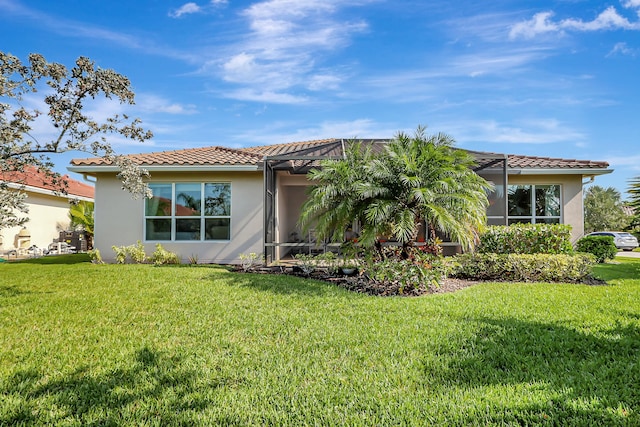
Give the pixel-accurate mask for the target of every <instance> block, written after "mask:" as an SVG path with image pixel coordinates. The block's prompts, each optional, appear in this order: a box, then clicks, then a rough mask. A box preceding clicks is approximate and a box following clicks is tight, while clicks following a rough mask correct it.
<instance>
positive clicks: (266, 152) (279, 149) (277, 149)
mask: <svg viewBox="0 0 640 427" xmlns="http://www.w3.org/2000/svg"><path fill="white" fill-rule="evenodd" d="M340 141H341V140H340V139H336V138H330V139H316V140H313V141H300V142H288V143H284V144H273V145H259V146H256V147H249V148H243V149H242V151H246V152H249V153H255V154H260V155H263V156H278V155H285V154H293V153H299V152H315V151H316V150H317V149H318V148H322V147H323V146H326V145H329V144H335V143H337V142H340ZM307 155H311V154H307Z"/></svg>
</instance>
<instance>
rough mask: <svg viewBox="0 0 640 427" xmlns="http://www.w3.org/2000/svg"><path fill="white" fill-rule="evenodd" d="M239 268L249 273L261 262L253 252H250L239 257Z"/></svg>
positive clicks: (259, 257) (258, 256)
mask: <svg viewBox="0 0 640 427" xmlns="http://www.w3.org/2000/svg"><path fill="white" fill-rule="evenodd" d="M239 258H240V266H241V267H242V270H244V271H245V272H246V271H250V270H253V269H254V268H255V267H256V266H257V265H258V264H260V262H261V258H262V257H261V256H260V255H258V254H257V253H255V252H251V253H250V254H245V253H241V254H240V256H239Z"/></svg>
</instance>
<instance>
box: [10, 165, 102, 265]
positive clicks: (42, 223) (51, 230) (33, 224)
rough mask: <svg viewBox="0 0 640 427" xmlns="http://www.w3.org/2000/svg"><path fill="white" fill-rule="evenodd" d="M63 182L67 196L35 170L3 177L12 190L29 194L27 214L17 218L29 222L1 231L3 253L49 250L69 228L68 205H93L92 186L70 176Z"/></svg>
mask: <svg viewBox="0 0 640 427" xmlns="http://www.w3.org/2000/svg"><path fill="white" fill-rule="evenodd" d="M61 180H63V181H66V182H67V187H66V192H67V194H61V193H59V192H57V191H56V190H58V189H59V186H58V185H55V184H54V183H53V182H52V181H51V179H50V178H48V177H47V176H46V175H45V174H43V173H42V172H40V171H39V170H38V169H36V168H27V170H26V171H25V172H4V173H0V181H2V182H6V183H7V185H8V186H9V188H10V189H15V190H16V191H18V189H22V191H23V192H25V193H26V194H27V198H26V200H25V203H26V205H27V207H28V208H29V212H28V213H27V214H19V215H18V216H19V217H23V216H24V217H27V218H29V221H28V222H27V223H26V224H24V226H23V227H12V228H5V229H0V243H1V244H0V253H3V252H7V251H10V250H14V249H18V248H20V247H23V246H25V245H26V246H27V247H29V246H31V245H36V246H38V247H39V248H42V249H45V248H47V246H48V245H49V244H50V243H52V242H53V240H54V239H57V238H58V237H59V235H60V231H62V230H67V229H68V228H69V223H70V221H69V203H70V202H71V201H73V200H86V201H90V202H92V201H93V196H94V190H93V187H92V186H91V185H88V184H85V183H82V182H80V181H76V180H74V179H71V178H69V176H67V175H65V176H63V177H61ZM27 243H28V244H27Z"/></svg>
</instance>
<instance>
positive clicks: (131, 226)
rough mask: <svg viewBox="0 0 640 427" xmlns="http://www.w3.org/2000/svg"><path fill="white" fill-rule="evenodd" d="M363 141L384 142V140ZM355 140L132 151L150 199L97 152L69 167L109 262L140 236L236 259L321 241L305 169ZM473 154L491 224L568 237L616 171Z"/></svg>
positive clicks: (276, 254) (204, 255) (185, 251)
mask: <svg viewBox="0 0 640 427" xmlns="http://www.w3.org/2000/svg"><path fill="white" fill-rule="evenodd" d="M362 142H364V143H366V144H371V145H372V147H373V149H374V150H381V149H383V148H382V147H383V146H384V144H386V143H387V142H388V141H387V140H373V139H370V140H363V141H362ZM351 143H352V142H351V141H348V140H343V139H324V140H315V141H305V142H293V143H286V144H276V145H267V146H257V147H250V148H243V149H231V148H225V147H219V146H214V147H204V148H193V149H185V150H176V151H166V152H156V153H146V154H137V155H131V156H129V157H130V158H131V159H132V160H133V161H134V162H136V163H137V164H139V165H140V166H142V167H144V168H145V169H147V170H148V171H149V172H150V173H151V179H150V181H149V185H150V187H151V190H152V191H153V194H154V197H153V198H151V199H147V200H135V199H133V198H131V197H130V196H129V195H128V194H127V193H126V192H124V191H123V190H122V189H121V187H122V186H121V183H120V181H119V180H118V179H117V177H116V173H117V169H116V167H115V166H113V165H111V164H108V163H106V162H105V161H104V160H103V159H100V158H90V159H75V160H73V161H72V162H71V166H70V167H69V170H71V171H74V172H79V173H83V174H85V175H89V176H92V177H94V178H95V180H96V206H95V212H96V213H95V244H96V247H97V248H98V249H100V250H101V252H102V255H103V257H104V258H105V260H109V259H113V255H112V253H113V252H112V251H111V246H112V245H117V246H121V245H129V244H133V243H135V242H136V241H137V240H140V241H142V242H143V243H144V244H145V246H146V248H147V251H153V249H154V245H155V244H156V243H161V244H162V245H163V246H164V247H165V248H166V249H168V250H170V251H174V252H176V253H178V254H179V255H180V256H181V257H182V259H184V260H186V259H187V258H188V257H190V256H197V257H198V259H199V260H200V261H201V262H216V263H237V262H238V261H239V255H240V254H241V253H251V252H256V253H264V254H265V256H266V257H267V260H268V261H274V260H278V259H281V258H283V257H285V256H287V255H288V254H290V253H291V252H292V251H300V250H305V251H306V250H309V251H310V250H311V249H312V247H315V246H317V243H316V242H314V238H313V235H307V236H303V235H301V231H300V230H299V229H298V226H297V222H298V217H299V215H300V211H301V206H302V204H303V202H304V201H305V199H306V193H305V191H306V189H307V187H308V186H309V185H310V184H311V183H310V181H309V180H308V179H307V176H306V175H307V172H308V171H309V170H310V169H311V168H313V167H314V166H316V165H317V163H318V161H319V160H321V159H327V158H339V157H341V156H343V155H344V153H345V149H346V146H347V145H348V144H351ZM470 153H471V154H472V155H474V156H475V158H476V160H477V164H478V166H477V167H476V169H475V171H476V173H478V174H479V175H481V176H482V177H484V178H485V179H487V180H489V181H491V182H492V183H493V184H494V186H495V191H494V192H493V193H492V194H490V197H489V198H490V206H489V208H488V211H487V215H488V223H489V224H512V223H516V222H533V223H541V222H543V223H566V224H570V225H571V226H572V227H573V239H574V240H577V239H578V238H580V237H581V236H582V235H583V230H584V228H583V208H582V187H583V184H584V180H585V179H592V178H594V177H595V176H598V175H603V174H607V173H610V172H612V170H611V169H609V168H608V167H609V165H608V164H607V163H606V162H595V161H589V160H568V159H554V158H546V157H531V156H520V155H505V154H499V153H486V152H473V151H472V152H470ZM505 188H506V189H507V191H506V192H505ZM505 194H506V196H505Z"/></svg>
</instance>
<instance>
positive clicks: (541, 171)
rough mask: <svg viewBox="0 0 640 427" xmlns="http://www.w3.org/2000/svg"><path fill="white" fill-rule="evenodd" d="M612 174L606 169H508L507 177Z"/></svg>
mask: <svg viewBox="0 0 640 427" xmlns="http://www.w3.org/2000/svg"><path fill="white" fill-rule="evenodd" d="M611 172H613V169H608V168H508V169H507V174H509V175H582V176H598V175H606V174H608V173H611Z"/></svg>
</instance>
